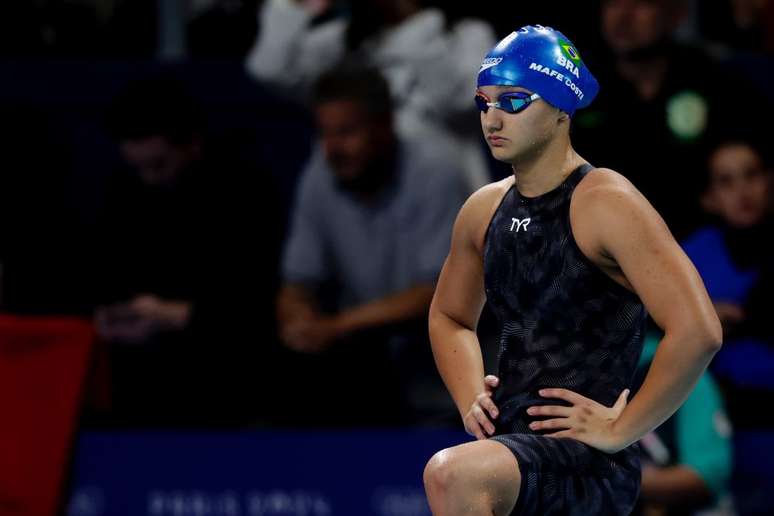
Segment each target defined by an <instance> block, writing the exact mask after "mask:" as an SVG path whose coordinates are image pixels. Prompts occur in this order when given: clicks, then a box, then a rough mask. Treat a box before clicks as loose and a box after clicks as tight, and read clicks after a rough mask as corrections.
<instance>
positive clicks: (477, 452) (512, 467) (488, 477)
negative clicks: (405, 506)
mask: <svg viewBox="0 0 774 516" xmlns="http://www.w3.org/2000/svg"><path fill="white" fill-rule="evenodd" d="M423 479H424V482H425V486H426V488H428V489H432V490H436V491H441V492H443V491H449V490H453V489H458V488H461V487H468V486H469V487H474V486H475V487H476V489H484V490H487V491H488V490H489V488H491V489H493V490H494V491H499V490H500V489H501V488H502V484H503V483H505V485H506V486H508V485H513V483H516V484H518V482H519V481H520V479H521V476H520V473H519V465H518V462H517V461H516V458H515V457H514V456H513V454H512V453H511V452H510V450H508V448H506V447H505V446H502V445H501V444H500V443H495V442H494V441H474V442H472V443H467V444H463V445H460V446H454V447H452V448H446V449H444V450H441V451H439V452H438V453H436V454H435V455H433V457H432V458H431V459H430V460H429V461H428V463H427V465H426V466H425V471H424V474H423Z"/></svg>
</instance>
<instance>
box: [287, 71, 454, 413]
mask: <svg viewBox="0 0 774 516" xmlns="http://www.w3.org/2000/svg"><path fill="white" fill-rule="evenodd" d="M314 112H315V116H316V120H317V124H318V130H319V138H320V145H319V148H318V149H317V151H316V152H315V153H314V155H313V157H312V158H311V160H310V162H309V164H308V166H307V168H306V170H305V171H304V173H303V175H302V178H301V182H300V184H299V186H298V190H297V196H296V201H295V205H294V207H293V212H292V223H291V230H290V233H289V235H288V239H287V242H286V246H285V252H284V257H283V260H282V282H283V283H282V287H281V290H280V295H279V301H278V318H279V330H280V335H281V338H282V339H283V341H284V343H285V345H286V346H287V347H288V348H289V349H290V350H294V351H295V352H297V354H296V355H295V356H294V357H293V364H294V365H293V366H292V367H291V368H290V370H292V371H293V374H292V375H291V377H289V379H288V382H289V383H290V384H293V385H290V386H289V387H295V388H296V389H297V391H296V392H295V393H294V394H293V395H292V397H291V399H293V400H297V401H296V402H294V404H296V405H297V409H295V412H297V414H296V416H297V417H298V418H300V419H301V420H302V421H303V422H311V423H313V424H318V425H369V424H371V425H373V424H377V425H385V424H388V425H390V424H397V423H406V422H414V423H417V422H419V423H427V424H433V423H436V424H437V423H439V422H444V423H445V422H447V421H454V422H455V423H456V419H455V414H454V406H453V404H452V403H451V400H450V398H449V396H448V394H447V393H446V391H445V389H444V387H443V385H442V383H441V380H440V377H439V376H438V375H437V373H436V372H435V369H434V366H433V359H432V354H431V351H430V346H429V341H428V339H427V318H426V315H427V311H428V308H429V304H430V301H431V298H432V295H433V290H434V283H435V280H436V277H437V275H438V273H439V271H440V268H441V265H442V263H443V260H444V258H445V255H446V252H447V251H448V247H449V236H450V234H451V233H450V232H451V227H452V224H453V222H454V218H455V215H456V212H457V210H458V209H459V207H460V206H461V205H462V203H463V202H464V200H465V198H466V196H467V195H468V190H467V188H466V186H465V182H464V179H463V177H462V173H461V172H460V170H459V168H458V167H457V165H456V163H454V162H453V161H451V160H450V159H449V157H448V155H446V154H444V153H443V152H442V151H441V149H438V148H437V147H435V146H433V145H428V144H427V142H425V141H416V140H414V141H410V140H405V139H401V138H398V137H396V135H395V133H394V131H393V123H392V101H391V97H390V92H389V87H388V85H387V82H386V80H385V79H384V78H383V77H382V76H381V75H380V74H379V72H378V71H376V70H374V69H369V68H364V67H362V66H359V65H353V64H345V65H341V66H339V67H337V68H335V69H333V70H331V71H329V72H327V73H325V74H323V75H322V76H321V77H320V79H319V80H318V81H317V83H316V86H315V89H314ZM298 401H302V403H298Z"/></svg>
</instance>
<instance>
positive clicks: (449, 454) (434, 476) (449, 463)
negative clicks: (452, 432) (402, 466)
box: [422, 448, 463, 492]
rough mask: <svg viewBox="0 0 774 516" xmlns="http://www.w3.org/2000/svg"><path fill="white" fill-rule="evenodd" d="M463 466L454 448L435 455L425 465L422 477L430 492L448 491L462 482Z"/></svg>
mask: <svg viewBox="0 0 774 516" xmlns="http://www.w3.org/2000/svg"><path fill="white" fill-rule="evenodd" d="M462 469H463V466H462V464H460V460H459V457H458V456H457V454H456V453H455V450H454V448H446V449H444V450H441V451H439V452H437V453H436V454H435V455H433V456H432V457H431V458H430V460H429V461H428V462H427V464H426V465H425V471H424V474H423V475H422V478H423V480H424V483H425V489H426V490H427V491H428V492H448V491H450V490H452V489H453V488H454V485H455V484H457V483H459V482H460V477H461V474H462V473H463V472H462Z"/></svg>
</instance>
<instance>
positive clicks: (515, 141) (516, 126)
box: [478, 86, 567, 164]
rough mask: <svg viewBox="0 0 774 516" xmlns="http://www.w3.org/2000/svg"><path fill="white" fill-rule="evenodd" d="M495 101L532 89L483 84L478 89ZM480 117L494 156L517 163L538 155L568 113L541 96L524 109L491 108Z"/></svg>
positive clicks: (529, 92)
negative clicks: (502, 96)
mask: <svg viewBox="0 0 774 516" xmlns="http://www.w3.org/2000/svg"><path fill="white" fill-rule="evenodd" d="M478 91H479V92H480V93H483V94H484V95H485V96H486V97H488V98H489V99H490V100H491V101H492V102H495V101H497V99H498V97H499V96H500V95H502V94H503V93H506V92H512V91H518V92H522V93H528V94H531V93H533V92H531V91H528V90H526V89H524V88H519V87H514V86H482V87H480V88H479V89H478ZM480 116H481V129H482V130H483V132H484V138H486V143H487V145H489V150H490V151H491V152H492V156H494V157H495V159H497V160H500V161H505V162H507V163H514V164H515V163H518V162H519V161H521V160H523V159H527V158H529V157H530V156H532V155H536V154H538V153H539V152H540V151H541V150H542V149H543V148H544V147H545V146H546V145H547V144H548V143H549V142H550V141H551V139H553V138H554V136H555V134H556V132H557V130H558V123H557V120H558V119H559V118H564V119H567V115H566V114H564V113H562V112H561V111H559V110H558V109H556V108H555V107H552V106H551V105H549V104H547V103H546V102H545V101H543V100H542V99H538V100H536V101H534V102H532V103H531V104H530V105H529V106H527V107H526V109H524V110H523V111H520V112H518V113H506V112H505V111H503V110H502V109H497V108H489V110H488V111H487V112H486V113H484V112H483V111H482V112H481V113H480Z"/></svg>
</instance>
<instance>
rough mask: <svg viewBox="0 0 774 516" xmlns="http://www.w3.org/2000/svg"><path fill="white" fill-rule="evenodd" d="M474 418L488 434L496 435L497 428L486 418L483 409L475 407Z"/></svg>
mask: <svg viewBox="0 0 774 516" xmlns="http://www.w3.org/2000/svg"><path fill="white" fill-rule="evenodd" d="M473 417H475V418H476V421H477V422H478V424H479V425H480V426H481V428H482V429H483V430H484V431H485V432H486V433H488V434H489V435H492V434H494V432H495V427H494V425H493V424H492V422H491V421H489V418H488V417H486V413H485V412H484V409H482V408H481V407H480V406H475V407H473Z"/></svg>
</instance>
